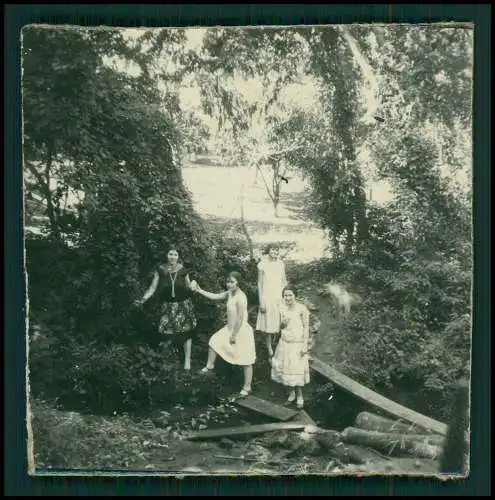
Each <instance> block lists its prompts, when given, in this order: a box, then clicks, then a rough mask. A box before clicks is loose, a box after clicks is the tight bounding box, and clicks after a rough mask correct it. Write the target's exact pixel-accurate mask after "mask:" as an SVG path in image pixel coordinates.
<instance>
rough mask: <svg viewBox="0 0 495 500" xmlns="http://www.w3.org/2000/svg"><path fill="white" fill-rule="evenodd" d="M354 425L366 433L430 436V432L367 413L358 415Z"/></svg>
mask: <svg viewBox="0 0 495 500" xmlns="http://www.w3.org/2000/svg"><path fill="white" fill-rule="evenodd" d="M354 425H355V426H356V427H357V428H359V429H364V430H367V431H378V432H388V433H392V434H416V435H418V434H421V435H428V434H431V432H429V431H427V430H426V429H423V428H421V427H418V426H417V425H415V424H408V423H405V422H399V421H396V420H392V419H390V418H385V417H381V416H380V415H376V414H375V413H369V412H367V411H363V412H361V413H359V415H358V416H357V417H356V420H355V423H354Z"/></svg>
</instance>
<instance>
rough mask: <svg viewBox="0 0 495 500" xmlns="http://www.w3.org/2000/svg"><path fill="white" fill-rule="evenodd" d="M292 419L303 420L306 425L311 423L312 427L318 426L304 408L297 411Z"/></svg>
mask: <svg viewBox="0 0 495 500" xmlns="http://www.w3.org/2000/svg"><path fill="white" fill-rule="evenodd" d="M294 420H296V421H297V422H305V423H306V424H307V425H311V426H312V427H318V426H317V425H316V422H315V421H314V420H313V419H312V418H311V417H310V416H309V415H308V414H307V413H306V412H305V411H304V410H300V411H298V412H297V413H296V414H295V416H294Z"/></svg>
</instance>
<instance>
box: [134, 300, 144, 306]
mask: <svg viewBox="0 0 495 500" xmlns="http://www.w3.org/2000/svg"><path fill="white" fill-rule="evenodd" d="M143 304H144V299H136V300H135V301H134V302H133V305H134V307H140V306H142V305H143Z"/></svg>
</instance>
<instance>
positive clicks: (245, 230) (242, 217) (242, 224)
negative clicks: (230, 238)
mask: <svg viewBox="0 0 495 500" xmlns="http://www.w3.org/2000/svg"><path fill="white" fill-rule="evenodd" d="M241 228H242V232H243V233H244V236H245V237H246V240H247V242H248V246H249V256H250V257H251V260H254V245H253V240H252V239H251V236H250V234H249V231H248V229H247V226H246V221H245V219H244V190H242V191H241Z"/></svg>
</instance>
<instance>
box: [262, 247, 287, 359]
mask: <svg viewBox="0 0 495 500" xmlns="http://www.w3.org/2000/svg"><path fill="white" fill-rule="evenodd" d="M266 253H267V254H268V255H267V256H266V258H264V259H262V260H261V261H260V262H259V263H258V296H259V301H260V305H259V311H258V318H257V321H256V330H257V331H259V332H262V333H263V335H265V336H266V338H265V340H266V347H267V350H268V356H269V357H270V358H271V357H272V356H273V346H272V336H273V335H274V334H276V333H278V332H279V331H280V303H281V296H282V289H283V288H284V286H285V285H286V284H287V278H286V276H285V265H284V263H283V261H282V260H281V259H280V257H279V247H278V246H277V245H275V244H271V245H268V247H267V249H266Z"/></svg>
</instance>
